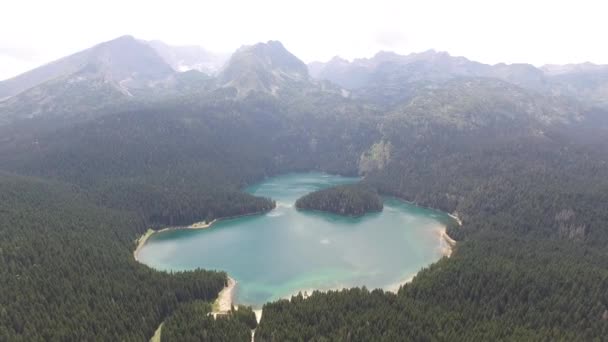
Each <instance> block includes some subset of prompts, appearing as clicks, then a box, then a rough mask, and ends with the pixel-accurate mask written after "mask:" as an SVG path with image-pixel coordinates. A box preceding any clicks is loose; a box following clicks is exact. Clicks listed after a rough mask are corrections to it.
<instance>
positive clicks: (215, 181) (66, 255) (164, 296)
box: [0, 43, 608, 341]
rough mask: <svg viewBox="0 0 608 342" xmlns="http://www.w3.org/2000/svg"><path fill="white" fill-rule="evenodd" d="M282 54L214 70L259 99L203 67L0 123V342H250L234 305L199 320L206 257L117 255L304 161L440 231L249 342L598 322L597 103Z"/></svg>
mask: <svg viewBox="0 0 608 342" xmlns="http://www.w3.org/2000/svg"><path fill="white" fill-rule="evenodd" d="M273 46H274V47H273V49H274V48H276V43H273ZM273 51H274V50H273ZM252 56H253V57H255V54H252ZM253 57H252V58H253ZM262 57H264V58H262ZM262 57H260V58H258V59H259V60H257V59H256V60H255V61H253V62H256V63H253V62H251V63H244V66H243V65H241V66H240V67H247V66H250V65H254V66H257V65H258V64H260V63H262V62H264V61H266V60H269V59H268V58H266V57H268V56H262ZM281 57H282V59H281V58H279V59H278V60H279V61H281V60H283V59H285V58H287V60H288V61H291V60H289V58H291V57H289V56H286V55H284V56H281ZM288 57H289V58H288ZM292 57H293V56H292ZM293 58H295V57H293ZM240 60H241V59H238V60H237V61H240ZM258 62H259V63H258ZM292 62H293V61H291V62H290V63H287V64H288V65H292V64H294V63H292ZM262 65H264V64H262ZM273 65H274V64H273ZM295 65H296V66H297V71H298V72H299V74H298V75H299V76H298V77H300V78H298V79H297V82H296V81H294V82H291V81H290V80H291V79H292V78H289V77H285V78H281V79H278V80H277V79H275V78H276V77H279V76H281V75H283V76H284V75H285V74H288V71H289V70H287V71H285V70H281V72H272V71H273V70H270V71H267V70H263V68H262V69H256V70H254V71H253V72H238V70H237V71H234V72H232V73H231V74H233V75H236V76H234V77H237V76H239V75H244V76H243V77H245V76H247V77H251V78H253V79H252V80H250V79H236V80H230V81H234V82H233V83H230V84H237V85H249V84H257V83H256V82H255V81H260V82H258V83H261V85H262V86H264V85H268V84H270V85H269V86H270V88H269V89H272V87H273V86H274V85H275V84H273V83H272V82H276V84H278V85H277V87H279V86H280V87H279V88H280V89H281V91H279V92H278V93H273V92H272V91H266V90H264V89H266V88H264V89H263V90H259V89H257V90H256V89H253V90H251V89H249V91H244V90H243V88H239V89H237V88H233V87H229V86H226V87H224V86H221V85H218V84H215V83H213V84H211V85H209V86H208V87H207V86H206V88H205V89H199V90H197V91H193V92H192V93H188V94H181V93H180V95H179V96H177V95H172V96H168V95H166V94H165V95H163V96H153V97H152V98H146V99H145V101H143V100H142V101H141V102H133V101H130V102H128V103H124V102H121V101H116V102H112V103H111V105H108V106H105V107H103V108H98V107H97V106H92V107H91V108H90V110H86V108H87V106H86V100H87V99H88V100H90V101H93V98H80V97H79V98H78V100H79V101H81V102H82V103H80V102H79V107H78V108H85V109H84V110H83V109H78V110H73V109H71V108H73V107H72V106H69V107H65V108H63V107H61V106H59V105H58V104H57V105H56V106H54V107H53V108H52V109H53V113H55V114H56V116H49V117H47V118H44V117H41V118H39V119H30V118H22V119H20V120H18V121H14V122H13V121H10V120H8V119H7V120H6V121H1V122H0V133H2V135H1V137H0V170H1V173H0V264H1V266H2V267H0V288H1V289H2V291H0V341H92V340H105V341H145V340H148V339H149V338H150V337H151V336H152V335H153V334H154V332H155V330H156V329H157V327H158V326H159V325H160V324H161V323H163V322H165V324H164V328H163V331H162V335H161V337H162V339H163V340H167V341H171V340H193V341H194V340H204V339H212V340H232V341H234V340H246V339H247V340H249V339H250V334H249V332H250V329H252V328H253V327H255V324H254V323H253V321H252V313H251V311H250V310H249V309H247V308H241V309H239V310H237V311H235V312H232V313H230V314H229V315H228V317H224V318H221V319H218V320H214V319H213V318H211V317H210V316H208V315H207V313H208V311H209V304H208V303H210V302H212V301H213V300H214V299H215V298H216V297H217V294H218V292H219V291H220V290H221V289H222V288H223V287H224V285H225V284H226V274H225V273H223V272H221V271H208V270H195V271H189V272H175V273H173V274H169V273H167V272H160V271H156V270H152V269H150V268H149V267H147V266H145V265H142V264H140V263H138V262H136V261H135V260H134V258H133V249H134V248H135V241H136V239H137V238H138V237H139V236H141V234H143V233H144V232H145V231H146V230H147V229H148V228H150V227H153V228H158V227H164V226H173V225H183V224H189V223H192V222H196V221H203V220H207V221H210V220H213V219H216V218H221V217H229V216H235V215H242V214H250V213H256V212H261V211H266V210H269V209H271V208H272V207H273V206H274V202H273V201H272V199H268V198H259V197H255V196H252V195H249V194H245V193H244V192H243V191H242V189H243V188H244V187H245V186H247V185H250V184H252V183H254V182H256V181H259V180H261V179H264V178H265V177H268V176H272V175H277V174H280V173H285V172H295V171H308V170H319V171H325V172H329V173H338V174H343V175H351V176H353V175H361V176H362V177H363V180H362V184H360V185H357V186H356V187H355V188H352V187H345V188H341V189H332V190H329V191H328V192H326V193H325V194H328V195H332V197H333V195H337V194H341V195H343V194H346V195H347V198H349V201H350V199H353V200H354V199H359V198H362V199H363V203H364V204H363V203H360V202H359V201H358V200H357V201H356V202H353V204H356V206H353V208H354V207H356V208H364V210H365V211H367V210H369V208H370V207H368V206H367V204H368V203H372V204H373V205H372V207H373V208H376V207H377V205H376V204H377V203H376V202H375V200H374V199H375V198H377V194H380V195H391V196H396V197H399V198H401V199H404V200H408V201H411V202H413V203H416V204H419V205H423V206H428V207H432V208H436V209H439V210H443V211H445V212H449V213H453V214H456V215H457V216H458V217H460V218H461V219H462V225H461V226H455V225H454V226H451V227H449V229H448V232H449V235H450V236H451V237H453V238H454V239H455V240H457V241H458V243H457V245H456V247H455V251H454V253H453V255H452V256H451V257H450V258H444V259H442V260H440V261H439V262H437V263H435V264H433V265H430V266H429V267H428V268H427V269H425V270H423V271H421V272H420V273H419V274H418V275H417V276H416V277H415V279H414V280H413V281H412V282H411V283H410V284H408V285H406V286H404V287H402V288H401V289H400V290H399V291H398V293H396V294H393V293H386V292H383V291H381V290H367V289H347V290H343V291H337V292H328V293H315V294H313V295H312V296H311V297H309V298H306V299H305V298H303V297H302V296H296V297H294V298H292V300H291V301H288V300H280V301H277V302H274V303H268V304H267V305H265V307H264V313H263V316H262V319H261V322H260V324H259V326H258V327H257V328H256V334H255V339H256V340H258V341H286V340H291V341H300V340H312V341H328V340H350V341H368V340H374V341H378V340H380V341H395V340H412V341H420V340H423V341H427V340H428V341H471V340H545V341H552V340H565V341H602V340H603V339H605V337H606V336H608V263H607V262H608V257H607V256H608V227H607V224H608V206H607V205H606V203H608V143H607V141H606V139H605V137H606V136H607V135H606V134H608V113H607V112H606V111H605V110H604V109H601V108H594V107H592V106H590V105H588V104H583V103H578V102H576V99H570V98H567V99H565V98H558V97H555V96H551V95H547V94H543V93H536V92H532V91H530V90H529V89H525V88H522V87H520V86H516V85H514V84H511V83H508V82H505V81H503V80H499V79H491V78H474V77H473V78H468V77H453V78H450V79H449V80H448V81H445V80H443V79H442V81H441V82H435V83H433V82H430V81H424V82H419V83H415V82H411V83H407V84H401V86H399V87H395V88H386V89H385V88H374V89H376V92H373V93H370V94H369V95H370V96H371V97H373V100H370V99H369V98H366V97H357V96H353V97H349V96H345V93H344V92H342V91H340V89H339V88H337V87H336V86H334V85H332V84H329V83H315V82H312V81H309V80H308V79H306V78H302V77H303V76H302V75H301V74H302V73H303V71H302V70H303V69H302V68H301V65H299V64H298V63H295ZM237 66H238V65H237ZM237 66H235V67H237ZM231 70H233V69H231ZM245 71H247V70H245ZM427 71H428V70H427ZM260 75H261V76H260ZM277 75H279V76H277ZM224 76H225V75H224ZM304 76H306V75H304ZM256 77H260V78H262V79H261V80H258V79H256ZM294 77H295V76H294ZM220 81H224V80H223V79H222V77H219V80H218V81H216V80H213V81H209V82H211V83H212V82H220ZM250 81H251V82H250ZM262 81H263V82H262ZM392 81H395V82H397V83H399V81H401V79H399V78H396V79H392ZM404 82H405V81H404ZM408 82H409V81H408ZM267 83H268V84H267ZM206 84H207V83H206ZM392 84H393V83H386V84H385V86H386V87H389V86H391V85H392ZM54 85H55V83H53V87H54ZM68 88H69V89H72V88H70V87H68ZM53 89H55V88H53ZM378 89H379V90H378ZM362 91H363V90H359V92H362ZM53 94H54V93H53ZM68 95H69V94H68ZM63 99H64V100H65V97H63ZM17 100H18V99H17ZM17 100H15V101H17ZM57 103H61V102H57ZM41 105H44V103H42V104H41ZM6 108H9V109H10V108H11V107H5V108H4V110H6ZM20 108H21V107H20ZM28 108H29V107H28ZM55 114H53V115H55ZM11 120H12V119H11ZM361 187H365V189H369V190H365V191H364V192H363V193H362V192H360V190H361V189H363V188H361ZM344 189H347V191H342V190H344ZM353 189H356V190H355V191H353ZM376 193H377V194H376ZM368 194H373V195H374V196H372V197H373V198H372V197H368ZM317 195H318V194H315V195H313V196H312V197H311V198H316V196H317ZM323 201H325V199H323ZM323 203H326V202H323ZM327 203H330V204H333V203H341V202H340V201H338V202H334V201H333V200H332V201H329V202H327ZM315 206H316V204H315ZM319 207H320V208H325V209H327V210H329V211H342V208H344V211H345V212H350V211H351V210H350V209H346V207H340V208H338V209H336V208H335V207H333V206H328V205H325V204H323V205H320V206H317V208H319ZM352 212H355V213H358V212H360V209H353V210H352ZM241 310H242V311H241Z"/></svg>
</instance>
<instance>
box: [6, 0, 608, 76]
mask: <svg viewBox="0 0 608 342" xmlns="http://www.w3.org/2000/svg"><path fill="white" fill-rule="evenodd" d="M2 7H3V9H2V11H1V12H0V50H1V51H4V53H5V55H6V50H7V49H15V50H16V51H17V50H18V51H21V52H23V51H31V54H32V55H33V56H34V57H31V56H23V54H21V55H20V56H19V57H17V58H19V59H22V60H24V61H25V60H28V59H29V60H36V61H40V62H43V61H44V62H47V61H50V60H52V59H55V58H58V57H60V56H63V55H67V54H69V53H72V52H75V51H78V50H81V49H84V48H86V47H89V46H91V45H94V44H96V43H99V42H101V41H104V40H109V39H112V38H115V37H117V36H120V35H123V34H132V35H134V36H136V37H138V38H142V39H160V40H163V41H165V42H167V43H172V44H198V45H202V46H204V47H206V48H208V49H210V50H216V51H220V52H228V51H232V50H234V49H236V48H238V47H239V46H240V45H242V44H252V43H256V42H258V41H266V40H270V39H278V40H281V41H282V42H283V43H284V44H285V46H286V47H287V48H288V49H290V50H291V51H292V52H293V53H294V54H296V55H297V56H299V57H300V58H302V59H304V60H305V61H312V60H327V59H329V58H331V57H332V56H334V55H340V56H342V57H345V58H349V59H352V58H355V57H366V56H371V55H373V54H375V52H377V50H380V49H385V50H388V49H391V50H395V51H397V52H400V53H409V52H415V51H422V50H426V49H430V48H434V49H437V50H446V51H449V52H450V53H452V54H454V55H464V56H466V57H469V58H471V59H475V60H479V61H482V62H487V63H496V62H503V61H504V62H530V63H534V64H537V65H538V64H544V63H569V62H583V61H587V60H590V61H593V62H597V63H608V50H607V49H605V47H604V46H603V45H604V44H603V42H604V40H605V33H606V32H608V21H605V20H603V19H604V18H603V15H604V14H605V13H607V12H608V11H607V9H608V8H606V5H605V4H604V3H603V2H602V1H592V0H577V1H559V0H556V1H529V0H527V1H523V0H511V1H490V0H486V1H481V0H460V1H439V0H418V1H391V0H374V1H357V0H350V1H325V0H324V1H317V0H309V1H299V2H295V1H278V0H258V1H236V0H223V1H179V0H173V1H154V0H149V1H141V0H140V1H118V0H105V1H69V0H55V1H33V0H20V1H7V2H6V3H4V4H3V6H2ZM9 55H10V56H13V57H15V56H18V53H9ZM20 66H22V67H23V68H29V67H31V66H30V64H29V63H26V62H17V63H12V64H11V65H10V66H8V64H7V65H5V64H0V78H5V77H8V76H12V75H14V74H17V73H19V72H22V71H25V70H26V69H20Z"/></svg>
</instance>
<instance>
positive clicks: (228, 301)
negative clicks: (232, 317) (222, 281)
mask: <svg viewBox="0 0 608 342" xmlns="http://www.w3.org/2000/svg"><path fill="white" fill-rule="evenodd" d="M236 285H237V282H236V280H234V279H233V278H231V277H230V276H228V284H227V285H226V287H224V288H223V289H222V291H220V293H219V294H218V295H217V299H216V300H215V302H214V303H213V312H212V313H213V314H214V315H216V314H222V313H227V312H229V311H230V309H231V308H232V303H233V301H234V290H235V289H236Z"/></svg>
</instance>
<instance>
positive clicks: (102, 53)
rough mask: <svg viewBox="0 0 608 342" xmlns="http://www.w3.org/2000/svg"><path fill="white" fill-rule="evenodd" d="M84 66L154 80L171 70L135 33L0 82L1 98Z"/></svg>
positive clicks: (110, 76)
mask: <svg viewBox="0 0 608 342" xmlns="http://www.w3.org/2000/svg"><path fill="white" fill-rule="evenodd" d="M84 68H88V70H89V71H91V70H96V71H97V72H98V73H100V74H102V76H103V77H105V78H106V79H109V80H112V81H121V80H124V79H128V78H142V79H155V78H158V77H163V76H166V75H168V74H169V73H171V68H170V67H169V66H168V65H166V63H165V62H164V61H163V60H162V59H161V58H159V56H158V55H157V54H156V53H155V51H154V50H153V49H151V48H150V47H148V46H147V45H146V44H144V43H142V42H140V41H138V40H136V39H135V38H133V37H132V36H122V37H119V38H117V39H114V40H111V41H108V42H104V43H101V44H98V45H95V46H93V47H91V48H89V49H86V50H83V51H80V52H77V53H75V54H73V55H70V56H67V57H64V58H61V59H59V60H57V61H54V62H51V63H48V64H46V65H43V66H40V67H38V68H36V69H33V70H30V71H28V72H26V73H23V74H21V75H18V76H16V77H13V78H11V79H8V80H5V81H2V82H0V99H3V98H6V97H10V96H14V95H17V94H19V93H21V92H23V91H25V90H27V89H30V88H33V87H35V86H37V85H40V84H42V83H45V82H47V81H50V80H53V79H56V78H59V77H63V76H66V75H70V74H73V73H76V72H79V71H82V70H83V69H84Z"/></svg>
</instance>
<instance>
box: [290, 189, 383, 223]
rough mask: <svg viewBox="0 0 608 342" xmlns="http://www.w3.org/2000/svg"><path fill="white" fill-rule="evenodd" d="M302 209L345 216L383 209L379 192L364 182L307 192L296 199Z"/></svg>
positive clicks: (360, 214) (298, 206)
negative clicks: (363, 183)
mask: <svg viewBox="0 0 608 342" xmlns="http://www.w3.org/2000/svg"><path fill="white" fill-rule="evenodd" d="M296 208H298V209H302V210H318V211H326V212H329V213H334V214H338V215H344V216H362V215H365V214H366V213H370V212H378V211H382V208H383V204H382V199H381V198H380V196H379V195H378V192H377V191H376V190H374V189H372V188H371V187H369V186H366V185H362V184H347V185H338V186H334V187H331V188H327V189H322V190H318V191H315V192H311V193H309V194H306V195H304V196H302V197H300V198H298V200H297V201H296Z"/></svg>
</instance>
